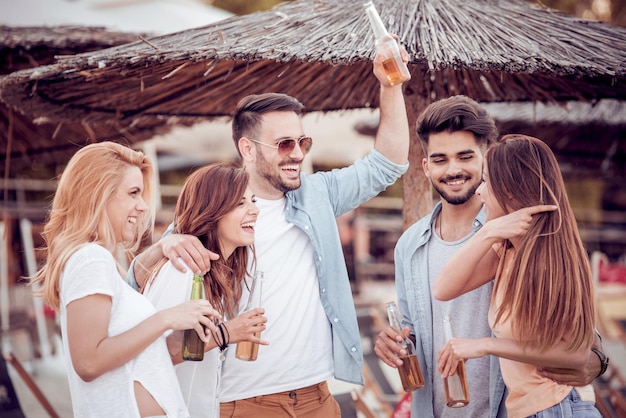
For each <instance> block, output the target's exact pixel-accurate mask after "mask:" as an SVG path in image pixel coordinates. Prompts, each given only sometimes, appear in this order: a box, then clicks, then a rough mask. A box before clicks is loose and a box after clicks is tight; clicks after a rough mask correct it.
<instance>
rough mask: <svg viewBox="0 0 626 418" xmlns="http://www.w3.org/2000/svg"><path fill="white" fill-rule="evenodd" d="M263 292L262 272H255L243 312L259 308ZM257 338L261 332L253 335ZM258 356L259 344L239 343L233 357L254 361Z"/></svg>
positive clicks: (250, 342)
mask: <svg viewBox="0 0 626 418" xmlns="http://www.w3.org/2000/svg"><path fill="white" fill-rule="evenodd" d="M262 292H263V272H261V271H257V272H256V273H255V274H254V279H253V280H252V286H251V287H250V295H249V296H248V303H247V304H246V308H245V309H244V312H247V311H249V310H251V309H255V308H260V307H261V294H262ZM254 335H255V336H256V337H257V338H260V337H261V331H258V332H256V333H255V334H254ZM258 355H259V344H258V343H253V342H252V341H240V342H238V343H237V350H236V351H235V357H237V358H238V359H239V360H245V361H254V360H256V359H257V357H258Z"/></svg>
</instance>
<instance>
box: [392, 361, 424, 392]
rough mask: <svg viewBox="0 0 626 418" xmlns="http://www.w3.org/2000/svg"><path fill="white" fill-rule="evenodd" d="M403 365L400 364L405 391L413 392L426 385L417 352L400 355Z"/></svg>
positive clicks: (399, 371)
mask: <svg viewBox="0 0 626 418" xmlns="http://www.w3.org/2000/svg"><path fill="white" fill-rule="evenodd" d="M400 360H402V366H398V373H399V374H400V381H401V382H402V388H403V389H404V390H405V392H411V391H413V390H417V389H419V388H422V387H424V377H423V376H422V371H421V369H420V363H419V360H418V359H417V355H416V354H415V353H413V354H409V355H406V356H400Z"/></svg>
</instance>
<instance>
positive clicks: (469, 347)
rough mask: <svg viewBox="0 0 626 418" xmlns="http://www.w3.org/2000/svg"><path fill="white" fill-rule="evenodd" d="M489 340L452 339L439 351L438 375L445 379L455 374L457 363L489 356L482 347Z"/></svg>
mask: <svg viewBox="0 0 626 418" xmlns="http://www.w3.org/2000/svg"><path fill="white" fill-rule="evenodd" d="M488 339H490V338H452V339H451V340H450V341H448V342H447V343H446V344H444V346H443V347H441V350H439V356H438V357H437V364H438V369H439V373H441V376H442V377H444V378H446V377H448V376H451V375H453V374H454V373H455V372H456V368H457V365H458V363H459V361H465V360H467V359H470V358H479V357H483V356H486V355H487V354H489V353H488V352H487V351H486V350H485V349H484V347H483V345H484V344H482V343H483V342H484V340H488Z"/></svg>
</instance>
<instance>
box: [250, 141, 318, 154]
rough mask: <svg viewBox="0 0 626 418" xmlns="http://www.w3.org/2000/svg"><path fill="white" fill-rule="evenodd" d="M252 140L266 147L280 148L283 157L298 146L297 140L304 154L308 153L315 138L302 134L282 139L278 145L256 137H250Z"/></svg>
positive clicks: (279, 151) (279, 152)
mask: <svg viewBox="0 0 626 418" xmlns="http://www.w3.org/2000/svg"><path fill="white" fill-rule="evenodd" d="M248 139H249V140H250V141H252V142H256V143H257V144H261V145H265V146H266V147H270V148H274V149H277V150H278V154H279V155H280V156H281V157H286V156H287V155H289V154H291V153H292V152H293V150H294V149H295V148H296V142H297V143H298V146H299V147H300V150H301V151H302V154H303V155H306V154H307V153H308V152H309V151H310V150H311V147H312V146H313V139H312V138H311V137H310V136H301V137H300V138H298V139H293V138H287V139H282V140H280V141H279V142H278V144H277V145H272V144H266V143H265V142H261V141H257V140H256V139H252V138H248Z"/></svg>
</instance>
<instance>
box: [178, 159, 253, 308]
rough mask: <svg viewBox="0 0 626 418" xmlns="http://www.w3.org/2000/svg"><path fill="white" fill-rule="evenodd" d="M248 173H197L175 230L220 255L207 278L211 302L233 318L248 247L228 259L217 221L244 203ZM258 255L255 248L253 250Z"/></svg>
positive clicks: (232, 169)
mask: <svg viewBox="0 0 626 418" xmlns="http://www.w3.org/2000/svg"><path fill="white" fill-rule="evenodd" d="M248 180H249V175H248V173H247V172H246V171H245V170H244V169H242V168H239V167H237V166H235V165H228V164H212V165H209V166H206V167H203V168H200V169H198V170H196V171H195V172H193V173H192V174H191V175H190V176H189V177H188V178H187V180H186V181H185V184H184V185H183V188H182V190H181V192H180V196H179V198H178V202H177V204H176V213H175V218H174V231H175V232H176V233H180V234H190V235H195V236H197V237H198V238H199V239H200V241H202V243H203V244H204V246H205V247H206V248H208V249H210V250H211V251H213V252H216V253H218V254H219V256H220V258H219V259H218V260H216V261H213V262H212V263H211V270H210V271H209V272H208V273H207V274H206V275H205V278H204V289H205V294H206V297H207V299H208V300H209V301H210V302H211V304H213V307H215V308H216V309H217V310H219V311H220V312H221V313H222V314H227V315H228V316H230V317H232V316H234V314H235V311H236V308H237V304H238V303H239V299H240V298H241V286H242V281H243V280H244V279H245V277H246V274H249V273H248V272H247V271H246V268H247V264H248V247H237V248H236V249H235V251H234V252H233V253H232V254H231V256H230V257H228V259H225V258H224V256H223V254H222V253H221V250H220V244H219V240H218V234H217V222H218V221H219V220H220V219H221V218H222V217H223V216H224V215H226V214H227V213H228V212H230V211H231V210H233V209H234V208H235V207H236V206H237V205H238V204H239V203H240V202H241V197H242V196H243V195H244V193H245V191H246V187H247V186H248ZM251 250H252V253H253V254H254V248H251Z"/></svg>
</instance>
